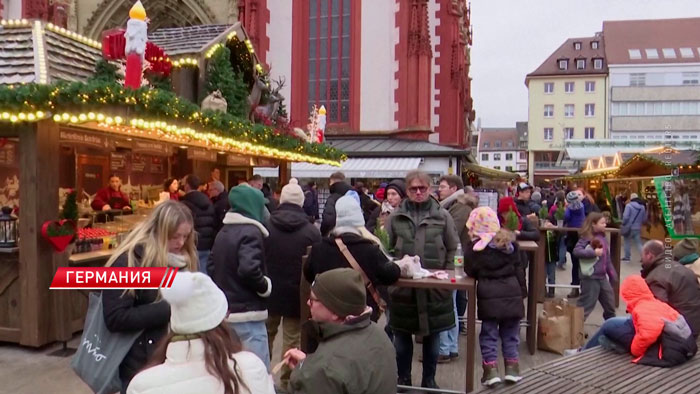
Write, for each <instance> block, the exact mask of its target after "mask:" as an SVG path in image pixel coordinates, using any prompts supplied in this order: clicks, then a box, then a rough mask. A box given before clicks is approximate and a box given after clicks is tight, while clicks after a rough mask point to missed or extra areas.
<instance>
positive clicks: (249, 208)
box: [228, 185, 265, 223]
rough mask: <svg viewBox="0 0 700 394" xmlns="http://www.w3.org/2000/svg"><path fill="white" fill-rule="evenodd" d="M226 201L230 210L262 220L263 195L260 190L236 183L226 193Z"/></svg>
mask: <svg viewBox="0 0 700 394" xmlns="http://www.w3.org/2000/svg"><path fill="white" fill-rule="evenodd" d="M228 202H229V204H231V211H232V212H236V213H239V214H241V215H243V216H245V217H247V218H249V219H253V220H257V221H258V222H260V223H262V222H263V210H264V208H265V197H264V196H263V194H262V192H261V191H260V190H258V189H255V188H253V187H251V186H249V185H238V186H236V187H234V188H233V189H231V191H230V192H229V193H228Z"/></svg>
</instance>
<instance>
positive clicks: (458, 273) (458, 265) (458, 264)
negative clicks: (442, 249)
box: [454, 244, 466, 279]
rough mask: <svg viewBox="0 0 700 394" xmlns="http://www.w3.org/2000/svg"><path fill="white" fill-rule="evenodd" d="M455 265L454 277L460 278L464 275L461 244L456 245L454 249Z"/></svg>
mask: <svg viewBox="0 0 700 394" xmlns="http://www.w3.org/2000/svg"><path fill="white" fill-rule="evenodd" d="M454 265H455V279H461V278H464V277H465V276H466V274H465V273H464V252H462V245H461V244H458V245H457V250H456V251H455V258H454Z"/></svg>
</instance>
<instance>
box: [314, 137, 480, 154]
mask: <svg viewBox="0 0 700 394" xmlns="http://www.w3.org/2000/svg"><path fill="white" fill-rule="evenodd" d="M326 143H327V144H328V145H330V146H332V147H334V148H336V149H339V150H341V151H343V152H345V153H346V154H347V155H348V157H450V156H452V157H467V156H469V151H468V150H463V149H457V148H453V147H450V146H445V145H439V144H433V143H432V142H427V141H419V140H409V139H401V138H391V137H365V138H336V137H331V136H329V137H328V139H327V140H326Z"/></svg>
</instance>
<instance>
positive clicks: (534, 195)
mask: <svg viewBox="0 0 700 394" xmlns="http://www.w3.org/2000/svg"><path fill="white" fill-rule="evenodd" d="M530 200H532V201H534V202H540V201H542V193H540V192H534V193H532V196H530Z"/></svg>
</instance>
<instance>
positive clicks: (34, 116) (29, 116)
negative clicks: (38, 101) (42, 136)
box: [27, 113, 36, 122]
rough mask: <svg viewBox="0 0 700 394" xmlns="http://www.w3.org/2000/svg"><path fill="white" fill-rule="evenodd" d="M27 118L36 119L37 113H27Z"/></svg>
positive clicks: (31, 120)
mask: <svg viewBox="0 0 700 394" xmlns="http://www.w3.org/2000/svg"><path fill="white" fill-rule="evenodd" d="M27 120H29V121H30V122H33V121H35V120H36V115H34V114H31V113H30V114H29V115H27Z"/></svg>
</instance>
